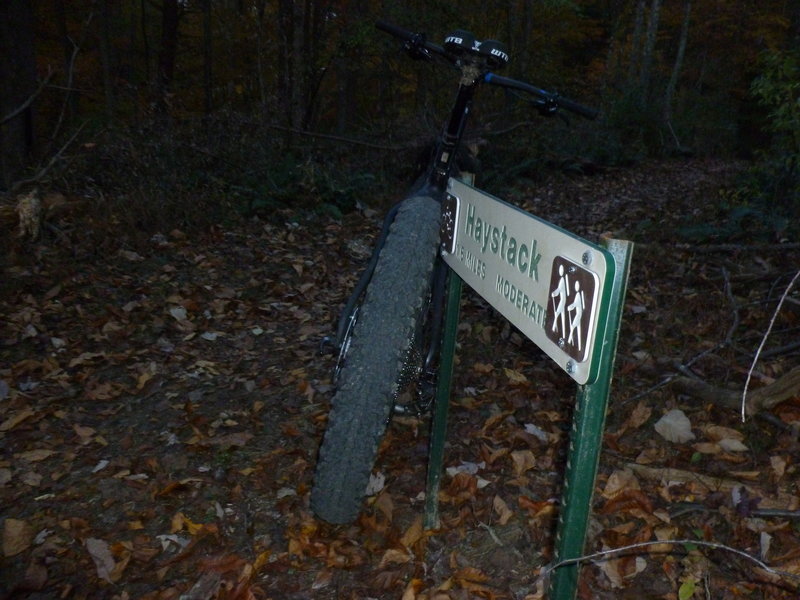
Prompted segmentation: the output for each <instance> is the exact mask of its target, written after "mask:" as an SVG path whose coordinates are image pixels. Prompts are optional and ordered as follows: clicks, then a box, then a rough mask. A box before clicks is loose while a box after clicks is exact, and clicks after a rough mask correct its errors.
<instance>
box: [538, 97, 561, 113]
mask: <svg viewBox="0 0 800 600" xmlns="http://www.w3.org/2000/svg"><path fill="white" fill-rule="evenodd" d="M534 104H535V105H536V110H537V111H539V114H540V115H542V116H543V117H552V116H554V115H556V114H557V113H558V96H552V97H550V98H547V99H546V100H536V101H535V102H534Z"/></svg>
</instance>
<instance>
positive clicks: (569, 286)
mask: <svg viewBox="0 0 800 600" xmlns="http://www.w3.org/2000/svg"><path fill="white" fill-rule="evenodd" d="M596 289H597V284H596V276H595V274H594V273H592V272H591V271H589V270H587V269H585V268H584V267H581V266H580V265H578V264H576V263H574V262H572V261H571V260H569V259H567V258H564V257H562V256H556V257H555V259H553V267H552V270H551V275H550V288H549V294H548V296H549V297H548V302H549V306H548V310H547V316H546V318H545V334H546V335H547V337H548V338H549V339H550V340H551V341H553V342H555V343H556V344H557V345H558V347H559V348H561V349H562V350H563V351H564V352H566V353H567V354H568V355H569V356H570V357H572V358H574V359H575V360H578V361H583V360H585V359H586V357H587V355H588V350H589V348H588V341H589V340H588V339H587V338H588V334H589V330H590V324H591V315H592V307H593V305H594V301H595V291H596Z"/></svg>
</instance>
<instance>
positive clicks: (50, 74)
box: [0, 69, 53, 125]
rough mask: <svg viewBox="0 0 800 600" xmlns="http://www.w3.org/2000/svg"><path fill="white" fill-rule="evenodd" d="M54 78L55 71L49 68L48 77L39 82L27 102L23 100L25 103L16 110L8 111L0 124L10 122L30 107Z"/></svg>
mask: <svg viewBox="0 0 800 600" xmlns="http://www.w3.org/2000/svg"><path fill="white" fill-rule="evenodd" d="M52 78H53V71H50V70H49V69H48V72H47V77H45V78H44V79H43V80H42V82H41V83H40V84H39V87H38V88H37V89H36V91H35V92H33V93H32V94H31V95H30V96H28V98H27V100H25V102H23V103H22V104H21V105H19V106H18V107H17V108H16V109H14V110H13V111H11V112H10V113H8V114H7V115H6V116H4V117H3V119H2V121H0V125H5V124H6V123H8V122H9V121H10V120H11V119H13V118H14V117H16V116H17V115H19V114H20V113H21V112H23V111H24V110H25V109H26V108H28V107H29V106H30V105H31V104H33V101H34V100H36V97H37V96H38V95H39V94H41V93H42V90H43V89H44V88H45V87H46V86H47V84H48V83H50V80H51V79H52Z"/></svg>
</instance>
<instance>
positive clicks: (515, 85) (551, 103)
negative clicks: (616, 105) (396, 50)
mask: <svg viewBox="0 0 800 600" xmlns="http://www.w3.org/2000/svg"><path fill="white" fill-rule="evenodd" d="M375 27H376V28H378V29H380V30H381V31H384V32H386V33H388V34H390V35H392V36H394V37H396V38H398V39H400V40H402V41H403V42H405V47H406V49H407V50H408V51H409V52H410V53H411V55H412V56H413V57H415V58H422V57H429V55H430V54H431V53H432V54H437V55H439V56H442V57H444V58H446V59H447V60H448V61H450V62H453V63H454V62H456V60H457V59H456V57H455V56H453V55H451V54H449V53H448V52H447V51H446V50H445V49H444V48H442V47H441V46H439V45H437V44H432V43H431V42H429V41H427V40H426V39H425V35H424V34H421V33H414V32H412V31H409V30H407V29H403V28H402V27H398V26H397V25H393V24H392V23H387V22H386V21H376V23H375ZM483 81H484V82H486V83H490V84H492V85H497V86H500V87H504V88H509V89H515V90H520V91H522V92H527V93H528V94H531V95H533V96H536V97H537V98H539V99H540V101H541V103H540V107H542V108H543V109H544V110H545V112H546V113H553V112H555V111H556V110H557V109H559V108H563V109H564V110H568V111H569V112H571V113H574V114H576V115H579V116H581V117H584V118H586V119H596V118H597V116H598V115H599V114H600V111H598V110H596V109H594V108H589V107H588V106H583V105H582V104H579V103H577V102H574V101H572V100H569V99H568V98H564V97H562V96H559V95H558V94H555V93H553V92H548V91H546V90H543V89H540V88H537V87H535V86H533V85H531V84H529V83H525V82H524V81H518V80H516V79H512V78H510V77H501V76H500V75H495V74H494V73H491V72H489V73H486V74H485V75H484V77H483Z"/></svg>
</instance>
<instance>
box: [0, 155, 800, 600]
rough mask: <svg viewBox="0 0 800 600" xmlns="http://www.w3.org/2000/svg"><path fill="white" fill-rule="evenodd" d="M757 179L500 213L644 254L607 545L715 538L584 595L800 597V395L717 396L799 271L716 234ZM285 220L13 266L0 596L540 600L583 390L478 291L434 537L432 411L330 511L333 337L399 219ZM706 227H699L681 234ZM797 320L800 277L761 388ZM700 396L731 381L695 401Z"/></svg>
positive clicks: (1, 358)
mask: <svg viewBox="0 0 800 600" xmlns="http://www.w3.org/2000/svg"><path fill="white" fill-rule="evenodd" d="M738 167H739V165H736V164H732V163H727V162H719V161H711V160H708V161H701V160H696V161H689V162H684V161H662V162H650V163H645V164H642V165H639V166H637V167H633V168H626V169H620V170H613V171H606V172H603V173H600V174H596V175H594V176H592V177H587V176H575V177H564V176H561V177H553V178H551V179H550V180H549V181H547V182H545V183H542V184H540V185H537V186H536V187H535V188H534V187H531V188H529V189H521V190H518V192H516V193H515V194H514V197H512V198H507V199H509V200H512V201H515V202H517V203H518V204H520V205H521V206H522V207H523V208H525V209H527V210H529V211H531V212H533V213H535V214H537V215H540V216H542V217H544V218H546V219H548V220H550V221H552V222H554V223H556V224H558V225H561V226H562V227H565V228H566V229H569V230H571V231H574V232H576V233H578V234H579V235H581V236H583V237H585V238H587V239H589V240H593V241H596V240H597V239H598V238H599V236H600V234H602V233H604V232H610V233H611V234H612V235H613V236H614V237H617V238H622V239H630V240H632V241H634V242H636V244H637V245H636V248H635V251H634V257H633V263H632V269H631V277H630V283H629V289H628V295H627V302H626V305H625V309H624V315H623V324H622V330H621V334H620V341H619V352H618V355H617V361H616V371H615V379H614V382H613V386H612V392H611V398H610V407H609V414H608V420H607V423H606V433H605V438H604V445H603V450H602V454H601V459H600V468H599V476H598V479H597V482H596V494H595V499H594V503H593V506H592V509H593V510H592V517H591V522H590V527H589V536H588V540H587V552H596V551H601V550H605V549H611V548H618V547H621V546H625V545H629V544H635V543H638V542H645V541H652V540H693V541H695V542H696V543H682V544H662V545H659V546H655V545H651V546H649V547H639V548H636V549H634V550H631V551H630V552H627V553H625V554H624V555H621V556H620V555H604V556H602V557H595V559H594V560H591V561H588V562H587V563H586V564H585V566H584V567H583V568H582V571H581V579H580V585H579V591H578V597H579V598H581V599H582V600H587V599H592V598H600V599H606V598H607V599H611V598H615V599H618V598H636V599H645V598H662V599H671V600H672V599H679V598H680V600H687V599H688V598H717V599H721V598H770V599H777V598H796V597H797V595H798V589H800V588H799V586H798V579H796V576H798V575H800V498H799V497H798V470H797V469H798V465H800V445H799V444H798V435H797V429H793V428H792V426H791V423H796V422H797V421H800V396H798V395H797V394H796V393H794V394H791V393H790V394H789V397H788V399H786V401H784V402H782V403H780V404H776V405H775V406H773V407H772V408H770V409H769V410H767V409H764V410H762V411H760V412H759V414H758V415H750V416H749V418H748V419H747V421H746V422H745V423H744V424H742V422H741V418H740V415H739V410H738V409H737V408H736V406H731V403H730V402H728V403H727V404H726V403H724V402H721V401H717V399H718V397H722V396H724V394H722V393H721V392H720V390H725V389H732V390H739V391H741V390H742V389H743V387H744V384H745V380H746V378H747V374H748V371H749V369H750V363H751V361H752V358H753V355H754V353H755V351H756V349H757V348H758V346H759V344H760V343H761V341H762V339H763V337H764V335H765V333H766V331H767V328H768V326H769V324H770V319H771V318H772V316H773V314H774V312H775V308H776V305H777V303H778V300H779V298H780V297H781V294H782V293H783V291H784V290H785V289H786V287H787V285H788V284H789V281H790V280H791V278H792V276H793V275H794V273H795V271H796V269H797V268H798V264H800V250H799V249H798V246H797V245H796V244H794V245H792V244H788V245H781V244H779V243H778V242H779V240H767V241H766V242H759V243H755V242H752V241H751V240H749V239H747V238H746V237H743V238H742V239H738V240H737V239H733V240H730V239H729V240H727V241H726V243H724V244H722V243H716V241H715V240H714V233H715V231H722V230H723V229H725V228H726V227H728V226H729V225H731V224H730V223H729V222H726V221H725V220H724V219H725V215H726V214H727V213H726V212H723V211H722V210H721V206H723V204H724V202H725V201H726V198H728V196H726V195H725V194H724V193H723V191H724V190H725V189H726V188H727V186H729V185H730V184H731V182H732V180H733V177H734V175H735V172H736V169H737V168H738ZM279 217H280V218H276V219H275V220H273V221H270V222H266V221H259V220H252V221H249V222H247V223H246V224H243V225H241V226H236V227H231V228H228V229H217V230H215V231H214V232H212V233H209V234H204V235H203V236H197V237H194V236H193V237H190V236H187V234H185V233H183V232H181V231H177V230H176V231H172V232H167V231H165V232H163V235H158V236H155V237H154V238H153V239H152V240H151V241H150V242H149V244H147V245H144V246H142V247H136V248H123V249H121V250H118V251H115V252H113V253H111V254H106V255H102V254H98V253H96V252H95V251H94V250H93V249H92V248H89V247H87V244H88V243H85V242H82V240H81V237H80V232H79V230H78V229H77V224H75V223H73V224H70V223H60V224H57V225H58V230H59V231H60V235H59V236H58V237H56V238H48V237H45V238H44V239H42V240H40V241H38V242H35V243H31V244H30V245H28V246H26V247H25V248H24V251H23V252H21V253H20V252H19V251H18V253H17V255H16V258H15V259H14V260H13V261H10V262H9V264H8V265H7V267H6V269H5V273H4V274H3V282H2V286H0V290H2V296H0V314H2V315H3V319H2V322H0V447H1V448H2V454H1V455H0V506H1V507H2V518H3V522H2V530H3V531H2V536H3V537H2V544H3V548H2V550H3V556H2V557H0V597H4V598H41V599H45V598H48V599H49V598H65V599H67V598H105V599H116V600H127V599H134V598H141V599H149V600H156V599H158V600H167V599H173V598H175V599H177V598H182V599H186V600H206V599H212V598H220V599H247V598H257V599H265V598H272V599H275V600H278V599H293V598H297V599H300V598H320V599H334V598H336V599H338V598H359V599H361V598H375V599H383V598H393V599H400V598H402V599H403V600H415V599H419V600H422V599H433V598H436V599H440V600H444V599H446V598H451V599H454V600H459V599H466V598H509V599H515V600H523V599H525V600H534V599H536V598H541V597H542V586H543V582H544V578H543V574H544V573H545V569H546V567H547V566H548V565H549V564H550V563H552V561H553V537H554V535H553V534H554V526H555V518H556V515H557V512H558V499H559V496H560V490H561V485H562V482H563V471H564V462H565V457H566V447H567V443H568V433H569V429H570V424H571V419H572V407H573V403H574V399H575V392H576V385H575V384H574V383H573V382H572V380H570V379H569V378H568V377H567V376H566V374H564V373H563V372H562V371H561V370H560V369H559V368H558V367H556V366H555V365H554V364H552V362H551V361H550V360H549V359H548V358H547V357H545V356H544V355H543V354H542V353H541V352H540V351H539V350H538V349H537V348H536V347H535V346H534V345H533V344H532V343H531V342H529V341H527V340H526V339H524V338H523V337H522V336H521V335H520V334H519V333H518V332H517V331H516V330H515V329H513V328H511V327H510V326H509V325H508V324H507V323H506V321H505V319H504V318H503V317H501V316H499V315H498V314H497V313H496V312H494V311H493V310H492V309H491V308H490V307H489V306H488V305H487V304H486V303H485V302H484V301H483V300H482V299H481V298H480V297H478V296H477V295H476V294H474V293H472V292H469V291H467V292H465V294H464V300H463V304H462V316H461V322H460V323H461V324H460V327H459V349H458V357H457V364H456V365H455V378H454V385H453V395H452V403H451V409H450V420H449V424H448V434H447V446H446V449H445V467H446V469H447V474H446V475H445V476H444V479H443V486H442V492H441V496H440V506H441V517H442V523H441V527H440V528H439V529H437V530H435V531H424V530H423V528H422V520H421V519H422V514H423V504H424V503H423V498H424V492H425V468H426V461H427V441H428V429H427V428H428V423H427V421H426V420H424V419H413V418H403V419H396V420H395V421H393V422H392V423H391V425H390V428H389V432H388V435H387V438H386V442H385V444H384V445H383V447H382V455H381V458H380V460H379V463H378V464H377V465H376V469H377V470H378V471H379V472H380V473H381V474H382V475H383V476H384V477H385V482H384V485H383V488H382V489H380V490H376V493H375V495H374V496H372V497H370V498H369V499H368V501H367V504H366V506H365V510H364V512H363V514H362V515H361V517H360V518H359V520H358V521H357V522H356V523H354V524H353V525H351V526H341V527H333V526H330V525H327V524H323V523H321V522H318V521H317V520H315V519H314V517H313V516H312V515H311V514H310V512H309V509H308V496H309V488H310V485H311V479H312V473H313V469H314V462H315V454H316V450H317V447H318V445H319V442H320V439H321V436H322V433H323V431H324V426H325V419H326V414H327V409H328V402H329V400H330V397H331V393H332V388H331V384H330V377H329V373H330V370H331V367H332V362H333V358H332V357H331V356H329V355H320V354H319V352H318V350H319V346H320V341H321V339H322V338H323V336H326V335H329V334H330V333H331V331H332V328H333V326H334V323H335V319H336V317H337V311H338V309H339V307H340V306H341V304H342V303H343V301H344V299H345V298H346V295H347V294H348V292H349V290H350V289H351V288H352V286H353V284H354V281H355V279H356V277H357V274H358V272H359V269H360V267H361V266H362V265H363V264H364V263H365V261H366V259H367V258H368V256H369V251H370V247H371V244H372V242H373V240H374V238H375V234H376V231H377V229H378V225H379V222H380V215H379V214H378V213H377V212H373V211H365V212H359V213H353V214H349V215H347V216H346V217H345V218H344V219H343V220H341V221H335V220H332V219H328V218H322V217H313V216H305V215H298V214H293V213H290V212H285V213H282V214H281V215H279ZM702 223H708V224H710V227H708V228H706V231H705V235H706V236H707V238H706V239H705V240H702V241H697V240H695V241H692V239H690V238H687V237H685V236H683V235H682V234H679V230H680V229H681V228H683V227H686V226H692V225H698V224H702ZM714 228H717V229H716V230H715V229H714ZM798 329H800V302H798V294H797V290H795V291H794V293H793V295H790V297H789V298H788V301H787V302H785V303H784V306H783V308H782V310H781V311H780V313H779V314H778V316H777V318H776V322H775V325H774V327H773V328H772V333H771V335H770V336H769V338H768V340H767V342H766V345H765V349H764V353H763V355H762V358H761V360H760V361H759V362H758V364H757V365H756V368H755V370H754V372H753V376H752V378H751V383H750V386H751V388H760V387H764V386H766V385H768V384H770V383H772V382H774V381H776V380H779V378H780V377H781V376H782V375H784V374H786V373H788V372H790V371H791V369H792V368H793V367H796V366H797V364H798V360H799V357H800V352H798V349H797V344H796V340H797V335H798ZM687 381H688V382H689V383H687ZM698 381H701V382H705V383H707V384H710V385H712V386H716V388H719V389H718V390H717V391H716V392H714V391H713V390H712V393H711V394H706V395H705V396H704V397H702V398H699V397H697V396H696V394H695V393H693V392H692V389H693V388H692V386H691V382H698ZM680 382H683V384H682V386H679V385H677V384H678V383H680ZM687 390H688V391H687ZM706 391H708V390H706ZM669 411H681V414H683V415H685V417H687V418H688V421H689V428H688V429H685V430H683V431H682V432H681V431H678V432H677V433H675V431H673V434H674V435H675V436H677V437H678V438H679V439H678V440H677V441H672V442H670V441H667V439H665V438H664V437H663V435H662V434H660V433H657V432H656V429H655V424H656V423H657V422H658V421H659V420H660V419H661V417H662V416H663V415H664V414H666V413H667V412H669ZM672 414H673V415H674V414H677V413H672ZM678 429H680V428H679V427H678ZM661 431H662V432H663V431H664V429H663V427H662V428H661ZM667 435H670V434H669V433H667ZM681 436H683V437H681ZM689 436H691V439H690V438H689ZM673 437H674V436H673ZM748 556H749V557H752V558H749V557H748ZM756 559H757V560H758V561H762V562H761V563H759V562H756ZM766 565H769V567H770V568H771V569H775V570H777V571H780V573H775V572H770V571H769V570H768V569H766V568H765V567H766Z"/></svg>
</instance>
